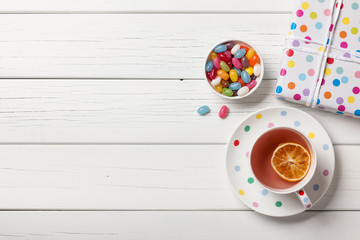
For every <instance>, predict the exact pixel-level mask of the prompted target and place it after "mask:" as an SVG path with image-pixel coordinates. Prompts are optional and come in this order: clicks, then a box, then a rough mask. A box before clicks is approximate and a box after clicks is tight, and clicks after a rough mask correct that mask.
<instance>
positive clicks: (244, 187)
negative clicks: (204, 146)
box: [230, 89, 360, 212]
mask: <svg viewBox="0 0 360 240" xmlns="http://www.w3.org/2000/svg"><path fill="white" fill-rule="evenodd" d="M359 90H360V89H359ZM289 110H290V111H289ZM266 111H268V112H266ZM293 111H294V110H292V109H280V108H279V110H277V111H276V112H275V111H273V110H271V109H267V110H265V111H262V112H261V113H255V114H253V115H252V116H251V117H249V119H250V120H251V121H245V122H244V123H243V124H242V125H241V127H240V128H239V134H240V135H234V138H233V139H232V140H231V142H230V143H231V146H230V149H231V150H232V151H234V152H239V153H240V155H239V156H240V159H239V158H238V157H236V158H234V159H235V161H234V164H233V165H232V169H231V171H232V172H233V174H234V176H236V178H238V179H239V180H238V181H239V185H238V187H236V191H237V195H238V196H239V198H240V199H242V200H243V201H244V202H245V203H247V205H248V206H249V207H251V208H253V209H254V210H256V211H259V212H263V211H265V209H268V208H273V210H274V211H283V210H282V209H284V211H287V209H289V208H293V206H291V204H293V203H290V202H289V201H288V200H286V199H287V198H286V197H284V195H282V194H280V195H278V194H274V193H272V192H271V191H269V190H267V189H266V188H264V187H263V186H262V185H261V184H260V183H259V182H258V181H257V179H256V178H255V177H254V175H253V173H252V171H251V170H250V169H249V167H250V166H249V162H250V152H251V148H252V144H251V143H250V142H249V141H248V139H249V137H251V135H253V134H259V133H258V131H259V127H260V128H262V130H260V132H263V131H265V130H267V129H268V128H269V126H270V127H274V126H278V127H281V126H284V124H288V125H287V127H292V128H294V129H298V130H299V131H300V132H302V133H303V134H304V135H305V136H307V137H308V139H310V140H311V141H315V142H313V143H314V144H316V142H318V143H319V144H320V145H318V146H319V147H318V148H317V153H319V151H320V150H319V149H321V151H323V153H331V151H332V146H331V141H330V139H328V141H326V142H322V141H323V139H324V138H323V134H324V133H323V132H321V130H320V129H319V126H316V125H314V124H313V123H311V124H309V122H308V121H305V120H304V119H302V118H298V117H299V115H298V114H294V112H293ZM269 113H271V114H273V115H275V116H276V117H275V118H274V117H273V118H269ZM311 121H314V120H311ZM242 136H243V137H244V138H243V139H242ZM258 136H260V135H258ZM245 138H246V141H244V139H245ZM319 156H321V153H320V154H319ZM330 159H331V158H330ZM239 160H240V161H239ZM318 161H319V160H318ZM324 162H326V164H328V163H329V158H328V157H327V158H326V161H324ZM318 165H320V172H319V174H321V177H322V178H325V179H328V178H330V179H329V180H326V181H329V184H330V182H331V178H332V172H331V171H332V170H333V167H331V166H330V167H323V166H321V165H322V164H318ZM326 181H325V180H323V179H320V176H316V177H314V180H311V182H310V183H309V187H307V188H306V193H307V194H309V197H310V199H309V197H308V196H307V195H306V194H305V195H304V196H303V197H302V198H301V197H300V199H301V201H302V203H303V205H304V209H307V208H310V207H311V206H312V205H311V202H312V201H313V198H314V195H315V196H316V195H318V194H322V192H323V191H326V189H327V186H324V184H325V182H326ZM320 183H321V185H320ZM320 186H321V187H320ZM254 190H255V191H256V192H255V193H254ZM297 194H300V195H301V192H297ZM291 199H292V198H291ZM317 201H318V199H316V197H315V202H314V203H316V202H317ZM297 204H298V203H297ZM266 211H267V210H266Z"/></svg>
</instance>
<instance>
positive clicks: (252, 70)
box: [245, 67, 254, 76]
mask: <svg viewBox="0 0 360 240" xmlns="http://www.w3.org/2000/svg"><path fill="white" fill-rule="evenodd" d="M245 71H247V72H248V74H249V76H251V75H253V73H254V69H253V67H248V68H247V69H245Z"/></svg>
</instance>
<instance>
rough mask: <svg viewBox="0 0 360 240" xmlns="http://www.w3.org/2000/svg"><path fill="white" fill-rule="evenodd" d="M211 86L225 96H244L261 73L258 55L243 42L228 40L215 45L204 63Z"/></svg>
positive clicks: (254, 84) (252, 87)
mask: <svg viewBox="0 0 360 240" xmlns="http://www.w3.org/2000/svg"><path fill="white" fill-rule="evenodd" d="M205 73H206V77H207V79H208V81H209V83H210V84H211V86H212V87H213V88H214V89H215V90H216V91H217V92H218V93H221V94H223V95H225V96H227V97H232V96H244V95H246V94H247V93H248V92H249V91H251V90H252V89H254V88H255V86H256V85H257V81H256V79H257V78H258V77H259V76H260V75H261V62H260V56H259V55H258V54H257V53H256V52H255V50H254V49H253V48H251V47H249V46H247V45H245V44H241V43H240V44H239V43H238V42H236V41H235V42H234V41H228V42H225V43H223V44H220V45H218V46H216V47H215V48H214V49H213V51H212V52H211V53H210V54H209V56H208V60H207V62H206V64H205Z"/></svg>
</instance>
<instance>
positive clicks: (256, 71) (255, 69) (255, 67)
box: [254, 63, 261, 77]
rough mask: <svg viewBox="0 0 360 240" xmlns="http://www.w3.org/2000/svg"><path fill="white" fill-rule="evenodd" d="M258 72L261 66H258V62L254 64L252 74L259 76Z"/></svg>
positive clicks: (259, 72)
mask: <svg viewBox="0 0 360 240" xmlns="http://www.w3.org/2000/svg"><path fill="white" fill-rule="evenodd" d="M260 74H261V66H260V64H258V63H257V64H255V66H254V75H255V76H256V77H258V76H260Z"/></svg>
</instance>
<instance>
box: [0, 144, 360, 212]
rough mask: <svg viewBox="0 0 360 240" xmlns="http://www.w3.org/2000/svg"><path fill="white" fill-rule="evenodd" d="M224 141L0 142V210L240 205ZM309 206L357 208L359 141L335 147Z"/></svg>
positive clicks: (231, 207) (242, 207)
mask: <svg viewBox="0 0 360 240" xmlns="http://www.w3.org/2000/svg"><path fill="white" fill-rule="evenodd" d="M225 149H226V147H225V145H0V166H1V167H0V189H1V193H2V197H1V198H0V209H3V210H5V209H6V210H9V209H17V210H19V209H33V210H37V209H47V210H87V209H92V210H144V209H146V210H248V208H247V207H246V206H245V205H243V204H242V202H241V201H239V200H238V198H237V197H236V196H235V194H234V193H233V191H232V189H231V187H230V184H229V183H228V179H227V175H226V173H225V171H224V157H225ZM335 152H336V172H335V177H334V180H333V183H332V185H331V187H330V189H329V191H328V192H327V194H326V195H325V197H324V198H323V199H322V200H321V201H320V202H319V203H318V205H317V206H315V209H317V210H360V206H359V201H360V194H359V193H360V177H359V176H360V174H359V172H360V164H359V161H358V156H359V155H360V146H359V145H356V146H335Z"/></svg>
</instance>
